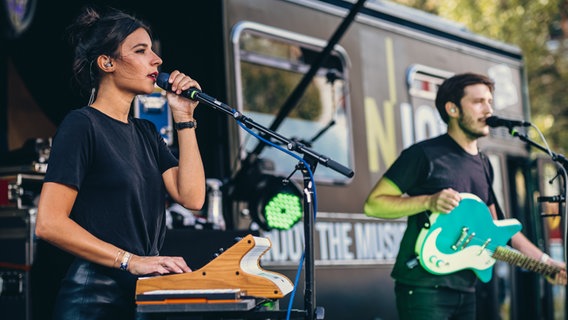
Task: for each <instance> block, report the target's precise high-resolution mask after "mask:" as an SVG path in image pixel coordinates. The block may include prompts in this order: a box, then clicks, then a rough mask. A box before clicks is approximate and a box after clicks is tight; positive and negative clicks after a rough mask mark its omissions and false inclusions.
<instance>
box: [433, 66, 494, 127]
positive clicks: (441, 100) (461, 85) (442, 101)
mask: <svg viewBox="0 0 568 320" xmlns="http://www.w3.org/2000/svg"><path fill="white" fill-rule="evenodd" d="M474 84H484V85H486V86H487V87H489V90H491V92H492V93H493V91H494V90H495V83H494V82H493V80H491V79H490V78H489V77H487V76H484V75H482V74H476V73H470V72H468V73H462V74H457V75H454V76H452V77H450V78H448V79H446V80H445V81H444V82H443V83H442V84H441V85H440V87H439V88H438V93H437V94H436V108H437V109H438V112H439V113H440V117H442V120H444V122H445V123H448V120H449V116H448V113H447V112H446V103H448V102H453V103H454V104H455V105H456V106H457V107H458V108H460V110H461V104H460V101H461V99H462V98H463V96H464V89H465V87H467V86H471V85H474Z"/></svg>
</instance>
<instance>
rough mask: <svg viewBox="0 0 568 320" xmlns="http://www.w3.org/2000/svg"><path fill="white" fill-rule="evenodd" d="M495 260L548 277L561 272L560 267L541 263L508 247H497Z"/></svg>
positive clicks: (494, 255)
mask: <svg viewBox="0 0 568 320" xmlns="http://www.w3.org/2000/svg"><path fill="white" fill-rule="evenodd" d="M493 258H495V259H497V260H501V261H505V262H507V263H509V264H512V265H515V266H518V267H521V268H523V269H526V270H529V271H533V272H537V273H540V274H543V275H545V276H548V277H554V276H555V275H556V274H557V273H558V272H560V268H558V267H555V266H551V265H549V264H546V263H543V262H540V261H538V260H536V259H533V258H531V257H527V256H525V255H524V254H522V253H520V252H518V251H514V250H511V249H508V248H506V247H497V250H495V252H494V253H493Z"/></svg>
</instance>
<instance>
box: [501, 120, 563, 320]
mask: <svg viewBox="0 0 568 320" xmlns="http://www.w3.org/2000/svg"><path fill="white" fill-rule="evenodd" d="M509 133H510V134H511V135H512V136H513V137H517V138H519V139H520V140H521V141H524V142H526V143H528V144H529V145H531V146H533V147H536V148H537V149H540V150H541V151H544V152H545V153H547V154H549V155H550V157H551V159H552V160H553V161H554V162H557V163H559V164H560V165H562V168H563V170H564V172H566V171H568V160H567V159H566V157H565V156H564V155H561V154H557V153H554V152H552V151H551V150H549V149H548V148H545V147H543V146H542V145H540V144H538V143H536V142H534V141H532V140H531V139H530V138H528V136H527V135H525V134H522V133H520V132H518V131H517V130H515V129H513V127H512V126H510V127H509ZM563 180H564V186H563V187H562V194H561V195H559V196H553V197H550V198H553V199H555V200H557V201H558V213H559V214H560V221H561V222H566V217H567V215H566V212H565V210H566V209H567V208H568V206H566V205H565V204H564V205H563V202H565V201H566V192H567V185H566V184H567V181H566V177H565V178H564V179H563ZM545 198H547V197H545ZM562 212H564V214H562ZM561 226H562V234H563V239H562V240H563V244H564V250H563V251H564V261H568V259H567V257H568V253H567V252H566V241H567V240H568V237H567V231H568V230H566V227H565V226H564V223H562V224H561ZM565 288H566V286H565ZM565 300H566V301H565V302H566V303H565V305H568V296H566V299H565ZM565 313H566V312H565ZM565 319H568V313H566V315H565Z"/></svg>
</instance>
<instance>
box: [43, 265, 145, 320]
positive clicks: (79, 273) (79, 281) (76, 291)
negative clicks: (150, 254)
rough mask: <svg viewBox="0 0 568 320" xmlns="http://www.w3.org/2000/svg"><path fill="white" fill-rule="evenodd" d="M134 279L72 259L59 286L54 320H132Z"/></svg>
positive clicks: (119, 272)
mask: <svg viewBox="0 0 568 320" xmlns="http://www.w3.org/2000/svg"><path fill="white" fill-rule="evenodd" d="M136 280H137V277H136V276H134V275H132V274H130V273H128V272H125V271H121V270H118V269H112V268H107V267H103V266H100V265H97V264H94V263H91V262H88V261H85V260H82V259H78V258H77V259H75V261H74V262H73V263H72V264H71V266H70V267H69V271H68V272H67V275H66V276H65V278H64V279H63V282H62V283H61V288H60V291H59V295H58V296H57V301H56V304H55V311H54V319H55V320H95V319H105V320H114V319H117V320H133V319H140V318H136V305H135V301H134V293H135V288H136Z"/></svg>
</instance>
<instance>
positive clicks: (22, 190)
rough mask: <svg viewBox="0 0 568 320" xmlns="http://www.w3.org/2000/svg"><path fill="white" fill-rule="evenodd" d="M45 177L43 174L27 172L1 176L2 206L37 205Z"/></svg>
mask: <svg viewBox="0 0 568 320" xmlns="http://www.w3.org/2000/svg"><path fill="white" fill-rule="evenodd" d="M43 177H44V175H42V174H25V173H16V174H11V175H2V176H0V208H1V207H8V208H16V209H24V208H33V207H37V201H38V200H39V194H40V192H41V187H42V185H43Z"/></svg>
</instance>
